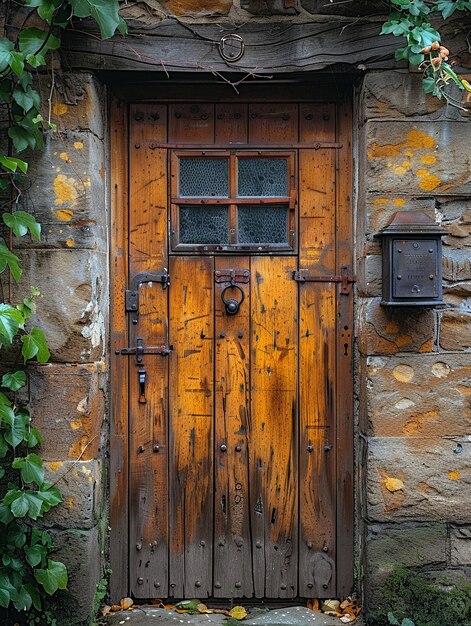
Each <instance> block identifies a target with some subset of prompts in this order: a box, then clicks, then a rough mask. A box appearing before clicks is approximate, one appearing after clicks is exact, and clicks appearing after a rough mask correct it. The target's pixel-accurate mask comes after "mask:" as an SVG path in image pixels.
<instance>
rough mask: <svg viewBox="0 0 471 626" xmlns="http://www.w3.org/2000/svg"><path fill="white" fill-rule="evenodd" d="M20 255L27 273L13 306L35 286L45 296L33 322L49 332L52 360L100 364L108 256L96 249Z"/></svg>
mask: <svg viewBox="0 0 471 626" xmlns="http://www.w3.org/2000/svg"><path fill="white" fill-rule="evenodd" d="M19 256H20V258H21V266H22V267H23V270H24V274H23V277H22V279H21V283H20V285H18V286H15V289H14V294H13V295H14V301H20V300H21V298H23V297H24V296H25V295H27V293H28V291H29V286H30V285H34V286H35V287H37V288H38V289H39V290H40V291H41V295H40V296H39V297H38V298H37V313H36V314H35V315H34V316H33V317H32V318H30V323H31V325H37V326H40V327H41V328H42V329H43V330H44V332H45V334H46V338H47V341H48V345H49V349H50V351H51V361H56V362H59V363H87V362H95V361H99V360H100V359H101V358H102V355H103V352H104V346H105V345H106V342H105V328H106V316H107V309H108V304H107V289H108V286H107V283H105V282H104V276H106V275H107V270H108V262H107V261H108V260H107V257H106V255H104V254H100V253H96V252H93V251H91V250H28V251H26V250H25V251H21V252H20V253H19Z"/></svg>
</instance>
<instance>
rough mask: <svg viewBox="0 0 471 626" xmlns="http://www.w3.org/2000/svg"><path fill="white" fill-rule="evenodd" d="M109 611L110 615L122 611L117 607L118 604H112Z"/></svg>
mask: <svg viewBox="0 0 471 626" xmlns="http://www.w3.org/2000/svg"><path fill="white" fill-rule="evenodd" d="M110 610H111V612H112V613H117V612H118V611H121V610H122V609H121V607H120V606H119V604H112V605H111V609H110Z"/></svg>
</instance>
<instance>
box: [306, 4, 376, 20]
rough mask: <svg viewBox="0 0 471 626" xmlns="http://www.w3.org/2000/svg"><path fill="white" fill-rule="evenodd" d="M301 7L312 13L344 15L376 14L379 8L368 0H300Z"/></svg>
mask: <svg viewBox="0 0 471 626" xmlns="http://www.w3.org/2000/svg"><path fill="white" fill-rule="evenodd" d="M301 5H302V7H303V9H305V10H306V11H308V13H311V14H313V15H342V16H346V17H361V16H365V15H372V14H374V15H378V13H381V9H380V7H379V5H378V4H374V3H372V2H370V1H369V0H355V1H354V2H325V0H301Z"/></svg>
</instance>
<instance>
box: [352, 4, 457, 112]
mask: <svg viewBox="0 0 471 626" xmlns="http://www.w3.org/2000/svg"><path fill="white" fill-rule="evenodd" d="M369 4H371V3H369ZM360 106H361V113H360V115H361V117H362V119H363V120H369V119H375V118H382V119H384V118H387V119H401V118H408V117H425V118H427V119H437V118H440V117H441V113H442V112H443V111H444V110H445V105H444V103H443V102H442V101H441V100H438V98H434V97H432V96H430V95H426V94H425V93H424V90H423V89H422V74H420V73H417V74H410V73H408V72H407V71H403V72H397V71H389V72H384V71H383V72H368V73H367V74H366V75H365V77H364V80H363V89H362V93H361V105H360Z"/></svg>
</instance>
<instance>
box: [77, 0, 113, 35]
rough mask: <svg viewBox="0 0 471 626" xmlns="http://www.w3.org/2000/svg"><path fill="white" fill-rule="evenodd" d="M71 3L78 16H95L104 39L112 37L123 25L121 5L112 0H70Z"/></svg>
mask: <svg viewBox="0 0 471 626" xmlns="http://www.w3.org/2000/svg"><path fill="white" fill-rule="evenodd" d="M70 4H71V5H72V8H73V10H74V15H76V16H77V17H89V16H91V17H93V19H94V20H95V22H96V23H97V24H98V26H99V27H100V33H101V36H102V38H103V39H109V38H110V37H112V36H113V35H114V34H115V32H116V30H117V29H118V28H119V27H122V26H121V18H120V17H119V14H118V11H119V5H118V3H117V2H110V0H70Z"/></svg>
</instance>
